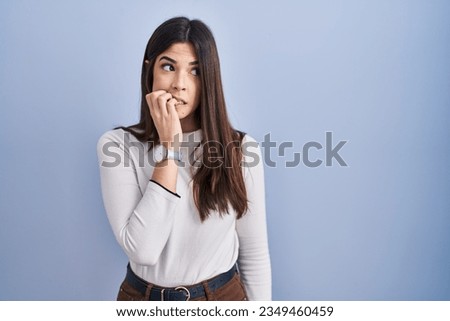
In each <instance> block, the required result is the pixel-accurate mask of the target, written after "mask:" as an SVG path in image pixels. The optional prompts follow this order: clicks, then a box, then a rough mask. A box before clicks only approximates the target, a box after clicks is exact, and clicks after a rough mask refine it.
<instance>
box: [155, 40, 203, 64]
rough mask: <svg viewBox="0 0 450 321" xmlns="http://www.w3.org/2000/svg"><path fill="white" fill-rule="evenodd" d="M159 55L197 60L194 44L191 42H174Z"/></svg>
mask: <svg viewBox="0 0 450 321" xmlns="http://www.w3.org/2000/svg"><path fill="white" fill-rule="evenodd" d="M159 56H168V57H170V58H173V59H175V60H176V61H177V62H178V61H183V60H186V61H187V62H191V61H194V60H197V54H196V53H195V49H194V46H193V45H192V43H190V42H183V43H174V44H172V45H171V46H170V47H169V48H167V49H166V50H165V51H163V52H162V53H161V54H160V55H159Z"/></svg>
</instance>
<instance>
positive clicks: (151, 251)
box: [121, 239, 162, 265]
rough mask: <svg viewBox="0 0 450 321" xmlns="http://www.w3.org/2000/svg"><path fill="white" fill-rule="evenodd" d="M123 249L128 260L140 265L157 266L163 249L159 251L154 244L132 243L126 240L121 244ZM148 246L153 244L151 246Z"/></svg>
mask: <svg viewBox="0 0 450 321" xmlns="http://www.w3.org/2000/svg"><path fill="white" fill-rule="evenodd" d="M121 244H122V248H123V250H124V252H125V253H126V255H127V256H128V259H129V260H130V261H133V262H134V263H136V264H139V265H155V264H156V263H158V261H159V258H160V256H161V252H162V248H161V249H159V247H158V246H156V244H153V242H145V243H141V242H137V243H135V242H131V240H130V239H125V240H123V242H121ZM148 244H152V246H149V245H148Z"/></svg>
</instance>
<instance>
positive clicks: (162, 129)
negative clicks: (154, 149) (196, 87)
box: [145, 90, 183, 148]
mask: <svg viewBox="0 0 450 321" xmlns="http://www.w3.org/2000/svg"><path fill="white" fill-rule="evenodd" d="M145 98H146V101H147V104H148V106H149V109H150V115H151V117H152V119H153V123H154V124H155V127H156V130H157V131H158V135H159V139H160V142H161V144H163V145H164V146H166V147H167V148H172V147H173V143H174V141H175V138H176V137H177V135H178V137H181V134H182V133H183V131H182V129H181V122H180V119H179V116H178V113H177V111H176V109H175V106H179V105H180V103H181V102H180V101H179V100H177V99H176V98H174V97H173V96H172V95H171V94H170V93H168V92H167V91H165V90H157V91H154V92H151V93H150V94H147V95H146V96H145Z"/></svg>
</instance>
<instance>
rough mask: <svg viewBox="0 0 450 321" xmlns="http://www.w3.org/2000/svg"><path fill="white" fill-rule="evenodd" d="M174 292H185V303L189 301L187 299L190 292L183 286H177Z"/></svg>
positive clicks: (189, 296)
mask: <svg viewBox="0 0 450 321" xmlns="http://www.w3.org/2000/svg"><path fill="white" fill-rule="evenodd" d="M175 290H176V291H178V290H182V291H185V292H186V296H187V297H186V301H189V299H190V298H191V292H189V290H188V289H187V288H185V287H184V286H178V287H176V288H175Z"/></svg>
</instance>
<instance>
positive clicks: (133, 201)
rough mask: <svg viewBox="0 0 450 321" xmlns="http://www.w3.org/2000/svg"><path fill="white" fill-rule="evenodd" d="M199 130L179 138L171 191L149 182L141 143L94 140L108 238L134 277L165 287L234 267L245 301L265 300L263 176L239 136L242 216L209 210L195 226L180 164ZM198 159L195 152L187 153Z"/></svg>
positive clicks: (114, 133)
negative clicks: (242, 163)
mask: <svg viewBox="0 0 450 321" xmlns="http://www.w3.org/2000/svg"><path fill="white" fill-rule="evenodd" d="M201 138H202V132H201V129H199V130H196V131H194V132H189V133H183V141H184V142H190V145H191V147H187V146H184V147H182V148H181V150H182V152H183V155H184V159H183V162H182V166H181V165H180V166H179V169H178V177H177V185H176V193H172V192H170V191H169V190H167V189H165V188H164V187H163V186H161V185H159V184H158V183H156V182H154V181H151V180H150V178H151V177H152V173H153V168H154V166H153V165H154V158H153V149H152V150H151V151H150V152H148V143H141V142H139V141H138V140H137V139H136V138H135V136H133V135H132V134H130V133H128V132H126V131H124V130H122V129H116V130H110V131H108V132H106V133H104V134H103V135H102V136H101V137H100V139H99V140H98V143H97V155H98V161H99V166H100V179H101V188H102V196H103V203H104V206H105V210H106V214H107V216H108V219H109V222H110V224H111V227H112V230H113V233H114V235H115V237H116V239H117V241H118V242H119V244H120V246H121V247H122V249H123V250H124V251H125V253H126V254H127V256H128V258H129V260H130V265H131V268H132V270H133V271H134V272H135V273H136V274H137V275H138V276H139V277H141V278H142V279H144V280H146V281H148V282H150V283H154V284H157V285H160V286H165V287H174V286H179V285H192V284H195V283H198V282H201V281H204V280H206V279H209V278H211V277H214V276H216V275H218V274H220V273H223V272H226V271H228V270H229V269H230V268H231V267H232V266H233V264H235V262H236V261H237V262H238V267H239V270H240V273H241V278H242V281H243V283H244V286H245V288H246V291H247V295H248V299H249V300H271V268H270V259H269V250H268V242H267V228H266V211H265V195H264V172H263V159H262V156H261V151H260V148H259V146H258V145H257V143H256V141H255V140H254V139H253V138H252V137H250V136H249V135H245V137H244V139H243V152H244V161H245V162H247V164H248V165H249V166H247V167H246V166H243V174H244V180H245V184H246V188H247V197H248V200H249V201H250V202H249V210H248V212H247V213H246V214H245V215H244V216H243V217H242V218H241V219H239V220H236V214H235V212H234V211H233V209H232V207H231V206H230V213H231V214H230V215H228V214H225V215H223V216H222V217H220V216H219V214H218V213H212V215H210V217H209V218H208V219H206V220H205V221H204V222H203V223H202V222H201V220H200V217H199V214H198V210H197V208H196V206H195V204H194V199H193V194H192V171H193V170H195V165H194V167H193V166H192V165H191V164H190V163H189V161H187V155H188V154H189V152H192V150H193V149H192V142H196V143H197V144H198V143H199V142H200V141H201ZM199 153H200V154H201V148H200V149H197V150H196V151H195V155H197V156H198V155H199Z"/></svg>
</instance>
